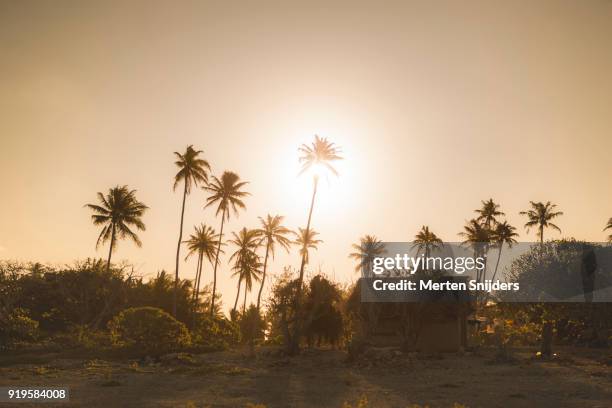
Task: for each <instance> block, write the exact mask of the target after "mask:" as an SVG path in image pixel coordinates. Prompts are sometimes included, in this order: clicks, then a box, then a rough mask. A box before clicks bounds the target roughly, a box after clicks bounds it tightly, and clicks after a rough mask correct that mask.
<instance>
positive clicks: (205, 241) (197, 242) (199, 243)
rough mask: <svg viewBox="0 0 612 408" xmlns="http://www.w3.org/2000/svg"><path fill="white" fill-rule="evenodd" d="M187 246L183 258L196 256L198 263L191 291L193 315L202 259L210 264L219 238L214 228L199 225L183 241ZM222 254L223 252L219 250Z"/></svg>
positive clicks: (198, 290) (198, 292)
mask: <svg viewBox="0 0 612 408" xmlns="http://www.w3.org/2000/svg"><path fill="white" fill-rule="evenodd" d="M184 242H185V244H187V248H188V249H189V252H188V253H187V256H186V257H185V260H187V259H188V258H189V257H190V256H192V255H197V256H198V262H197V266H196V274H195V282H194V285H193V286H194V291H193V304H194V313H195V309H196V307H197V304H198V298H199V295H200V281H201V279H202V267H203V260H204V257H206V259H207V260H208V262H210V263H211V264H212V262H213V259H214V257H215V249H216V248H217V245H218V244H219V238H218V236H217V234H216V233H215V230H214V228H212V227H210V226H207V225H205V224H201V225H200V226H197V225H196V227H195V233H194V234H191V235H190V236H189V239H188V240H186V241H184ZM221 251H222V252H223V250H221Z"/></svg>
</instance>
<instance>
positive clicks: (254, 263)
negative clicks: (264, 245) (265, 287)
mask: <svg viewBox="0 0 612 408" xmlns="http://www.w3.org/2000/svg"><path fill="white" fill-rule="evenodd" d="M232 269H233V270H234V273H233V274H232V276H238V292H237V293H236V301H235V302H234V309H233V310H234V311H236V306H237V305H238V296H239V295H240V284H241V283H242V282H244V301H243V303H242V313H243V314H244V310H245V308H246V298H247V294H248V293H249V292H250V291H251V289H252V288H253V282H259V280H260V279H261V262H259V255H257V254H256V253H255V252H248V253H247V254H246V255H245V256H243V257H240V258H237V260H236V262H235V263H234V266H233V267H232Z"/></svg>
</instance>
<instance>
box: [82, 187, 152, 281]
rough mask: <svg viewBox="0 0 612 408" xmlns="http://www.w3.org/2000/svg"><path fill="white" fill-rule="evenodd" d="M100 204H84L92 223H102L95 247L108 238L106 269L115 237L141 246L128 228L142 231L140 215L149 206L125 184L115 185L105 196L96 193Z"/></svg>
mask: <svg viewBox="0 0 612 408" xmlns="http://www.w3.org/2000/svg"><path fill="white" fill-rule="evenodd" d="M98 201H99V202H100V204H99V205H98V204H86V207H87V208H89V209H91V210H92V211H93V212H94V214H93V215H92V216H91V219H92V222H93V224H94V225H103V227H102V231H101V232H100V235H99V236H98V240H97V242H96V248H97V247H98V246H99V245H100V244H103V243H105V242H106V241H108V240H110V247H109V249H108V260H107V261H106V271H107V272H108V271H109V269H110V263H111V255H112V253H113V250H114V249H115V246H116V241H117V238H120V239H123V238H126V237H127V238H130V239H131V240H132V241H134V243H135V244H136V245H137V246H139V247H140V246H142V242H141V241H140V238H138V235H136V233H135V232H134V231H132V230H131V229H130V226H134V227H136V229H138V230H141V231H144V230H145V229H146V227H145V224H144V223H143V222H142V216H143V214H144V213H145V211H146V210H147V209H148V208H149V207H147V206H146V205H144V204H143V203H141V202H140V201H138V199H136V190H130V189H128V187H127V186H122V187H119V186H116V187H113V188H111V189H109V190H108V193H107V194H106V196H104V194H102V193H98Z"/></svg>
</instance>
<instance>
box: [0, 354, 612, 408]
mask: <svg viewBox="0 0 612 408" xmlns="http://www.w3.org/2000/svg"><path fill="white" fill-rule="evenodd" d="M556 351H557V353H558V356H557V358H555V359H553V360H551V361H545V362H543V361H539V360H538V359H537V358H535V357H534V352H533V351H530V350H522V351H519V352H515V353H514V356H513V358H510V359H496V358H495V352H494V350H483V351H478V352H471V353H458V354H436V355H423V354H402V353H399V352H396V351H385V350H383V351H382V352H380V353H374V354H371V355H368V356H365V357H363V358H362V359H360V360H358V361H357V362H353V363H348V362H347V355H346V353H345V352H343V351H335V350H306V351H304V353H303V354H302V355H300V356H298V357H295V358H287V357H284V356H283V355H282V354H281V353H280V350H279V349H276V348H264V349H260V350H258V354H257V356H256V357H254V358H251V357H248V356H247V352H246V350H238V351H236V350H234V351H226V352H216V353H207V354H199V355H189V354H179V355H170V356H165V357H164V358H163V359H161V361H159V362H153V361H138V360H126V359H112V358H107V359H93V358H90V357H91V356H87V357H83V356H81V357H79V358H77V357H75V356H72V357H70V353H69V352H63V353H46V354H45V353H42V352H39V353H36V354H31V353H30V354H21V355H15V354H13V355H4V356H0V386H7V385H14V386H34V385H38V386H42V385H47V386H68V387H70V395H71V401H70V404H69V405H73V406H83V407H122V406H125V407H246V406H249V404H253V405H251V406H257V405H256V404H263V406H265V407H270V408H273V407H338V408H340V407H343V405H344V404H345V403H348V404H350V406H355V407H356V406H357V401H358V400H360V399H362V402H364V401H365V400H366V399H367V401H368V404H367V406H368V407H383V408H384V407H411V406H413V404H418V405H421V406H429V407H453V405H454V404H456V403H458V404H462V405H463V406H466V407H525V406H530V407H611V406H612V355H611V352H610V350H588V349H569V348H567V349H565V348H560V349H557V350H556ZM28 405H30V406H35V405H33V404H26V403H20V404H18V405H16V406H19V407H24V406H28ZM0 406H8V404H0ZM44 406H47V407H48V406H52V404H45V405H44ZM62 406H66V404H62ZM344 406H346V405H344Z"/></svg>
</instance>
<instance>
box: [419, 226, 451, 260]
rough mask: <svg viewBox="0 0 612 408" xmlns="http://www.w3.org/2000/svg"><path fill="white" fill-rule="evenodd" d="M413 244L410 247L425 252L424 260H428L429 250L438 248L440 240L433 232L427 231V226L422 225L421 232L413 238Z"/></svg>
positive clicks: (440, 244) (440, 243)
mask: <svg viewBox="0 0 612 408" xmlns="http://www.w3.org/2000/svg"><path fill="white" fill-rule="evenodd" d="M412 242H413V243H414V244H413V245H412V247H413V248H414V247H415V246H416V247H418V249H419V251H424V252H425V258H429V254H430V249H433V248H440V247H441V246H442V245H444V244H443V243H442V240H441V239H440V238H439V237H438V236H437V235H436V234H434V233H433V232H431V231H430V230H429V227H428V226H427V225H423V226H422V227H421V230H420V231H419V232H418V234H416V235H415V236H414V241H412Z"/></svg>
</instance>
